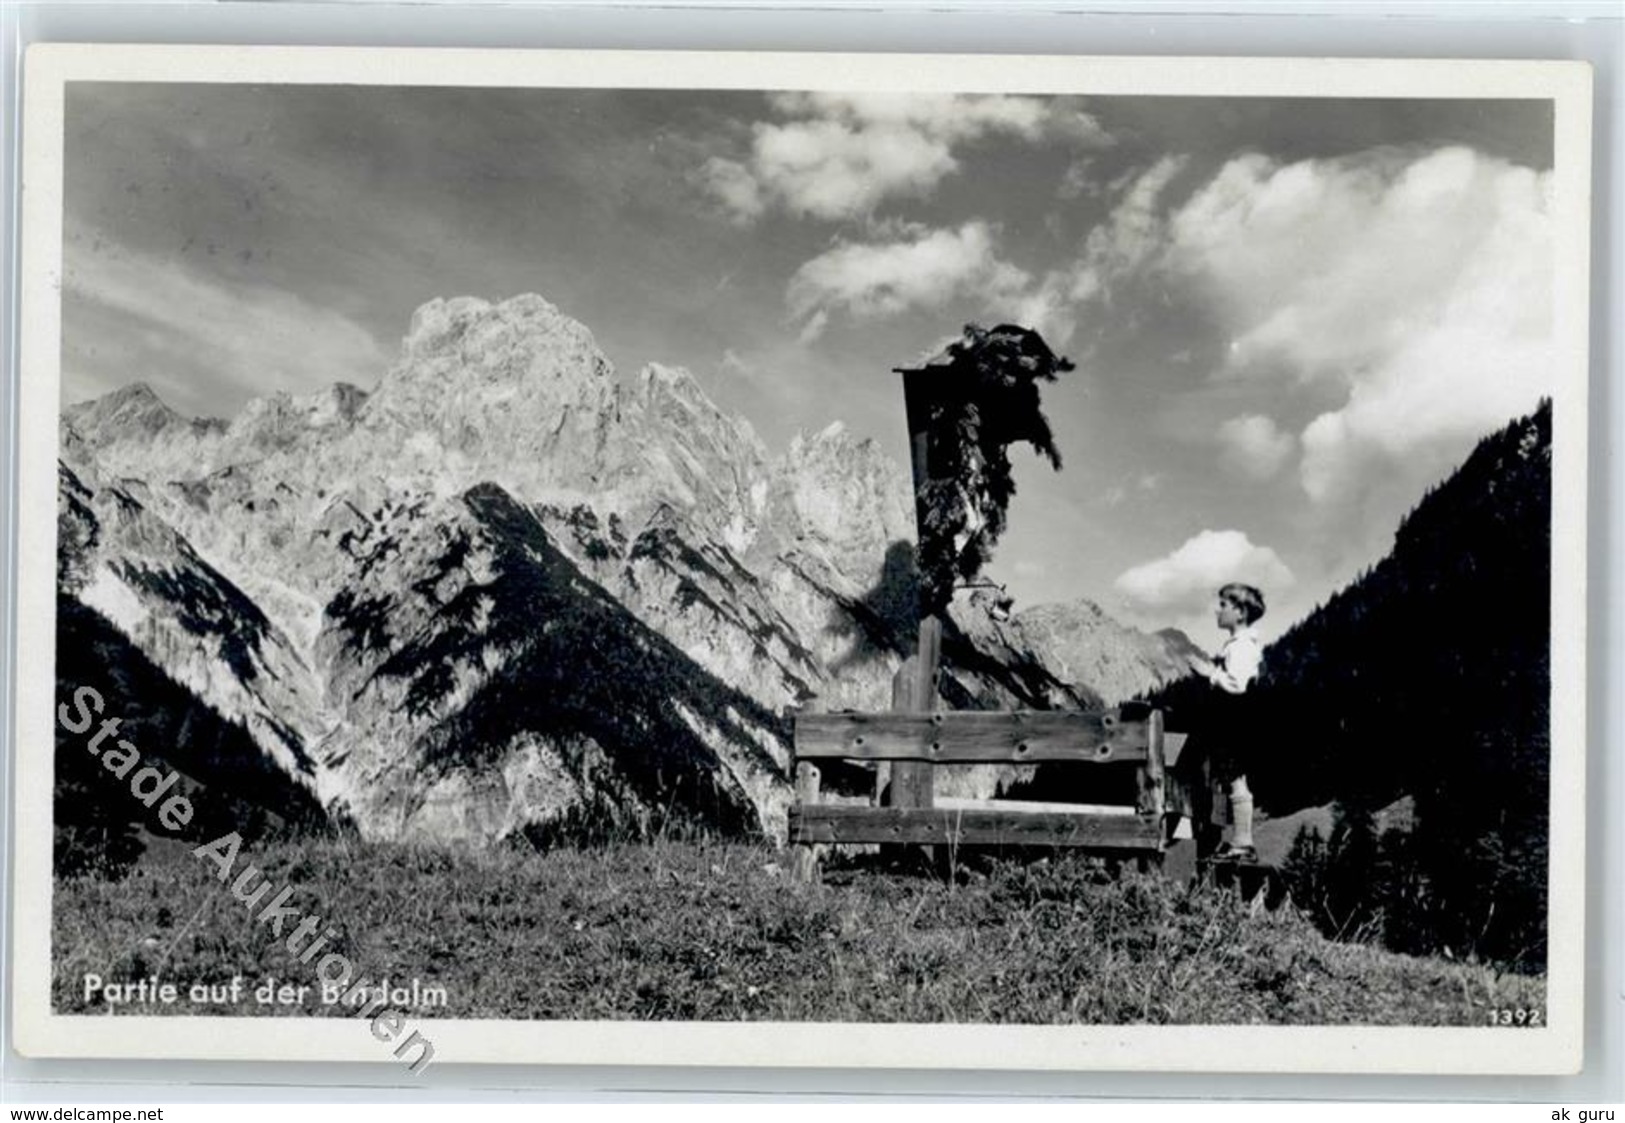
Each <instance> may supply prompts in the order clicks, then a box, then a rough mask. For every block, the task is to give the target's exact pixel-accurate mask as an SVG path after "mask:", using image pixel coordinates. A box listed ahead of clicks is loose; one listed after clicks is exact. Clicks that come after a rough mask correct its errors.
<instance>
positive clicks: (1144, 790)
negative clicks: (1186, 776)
mask: <svg viewBox="0 0 1625 1123" xmlns="http://www.w3.org/2000/svg"><path fill="white" fill-rule="evenodd" d="M1145 724H1146V730H1145V735H1146V743H1147V744H1146V754H1145V763H1144V764H1142V765H1141V766H1140V772H1139V781H1140V794H1139V799H1138V800H1137V801H1136V805H1135V806H1136V810H1138V811H1139V813H1140V814H1141V815H1155V816H1156V817H1157V818H1158V819H1159V820H1160V819H1161V817H1162V810H1163V798H1164V793H1163V759H1162V754H1163V744H1162V741H1163V737H1162V711H1161V710H1152V711H1151V713H1150V714H1149V715H1148V716H1147V717H1146V719H1145Z"/></svg>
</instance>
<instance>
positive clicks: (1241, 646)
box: [1207, 624, 1264, 694]
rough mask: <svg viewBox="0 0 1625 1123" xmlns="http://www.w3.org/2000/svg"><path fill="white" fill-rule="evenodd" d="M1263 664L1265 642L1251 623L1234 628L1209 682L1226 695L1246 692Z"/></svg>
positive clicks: (1225, 642)
mask: <svg viewBox="0 0 1625 1123" xmlns="http://www.w3.org/2000/svg"><path fill="white" fill-rule="evenodd" d="M1263 663H1264V645H1263V644H1262V643H1260V642H1259V639H1258V631H1257V630H1256V629H1255V628H1253V626H1252V625H1250V624H1249V625H1248V626H1246V627H1244V628H1237V629H1236V630H1235V631H1234V632H1232V633H1230V638H1229V639H1227V640H1225V641H1224V647H1223V648H1221V649H1220V650H1219V655H1218V658H1217V659H1215V660H1214V661H1213V669H1212V670H1210V671H1209V672H1208V676H1207V677H1208V681H1209V682H1211V683H1212V684H1213V685H1214V686H1217V687H1218V688H1219V689H1220V690H1223V691H1225V692H1226V693H1229V694H1245V693H1246V692H1247V687H1248V686H1250V685H1251V684H1252V681H1253V679H1255V678H1257V677H1258V671H1259V668H1260V667H1262V666H1263Z"/></svg>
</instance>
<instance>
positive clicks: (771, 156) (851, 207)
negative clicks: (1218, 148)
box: [702, 93, 1110, 222]
mask: <svg viewBox="0 0 1625 1123" xmlns="http://www.w3.org/2000/svg"><path fill="white" fill-rule="evenodd" d="M772 104H773V107H774V109H775V110H777V111H778V112H779V113H780V114H781V115H783V116H784V117H786V118H789V119H788V120H786V121H783V122H780V123H769V122H758V123H757V124H756V125H755V126H754V127H753V129H752V137H751V147H750V152H749V154H748V156H746V157H745V159H744V160H742V161H741V160H734V159H728V158H725V157H720V156H719V157H715V158H713V159H712V160H710V161H709V162H708V163H707V165H706V167H705V169H704V172H703V175H702V178H703V180H704V182H705V184H706V185H707V186H708V187H709V188H710V190H711V191H712V193H713V194H714V195H715V196H716V197H717V199H718V200H719V201H720V202H721V203H722V204H723V206H724V207H725V208H726V209H727V210H728V211H729V213H730V214H732V215H733V217H734V218H735V219H736V220H738V221H741V222H750V221H754V220H755V219H757V218H759V217H760V216H761V215H762V214H763V213H764V212H765V210H766V209H767V206H768V205H769V203H772V204H776V205H778V206H780V207H782V208H783V209H784V210H786V211H788V212H790V213H792V214H797V215H807V216H811V217H813V218H821V219H844V218H854V217H860V216H864V215H868V214H870V213H872V212H873V211H874V209H875V207H876V206H878V205H879V204H880V203H881V202H882V201H883V200H885V199H888V198H893V197H897V196H902V197H911V198H923V197H925V196H926V195H928V194H930V192H931V190H932V189H933V188H935V187H936V185H937V184H938V183H940V182H941V181H942V180H943V178H945V177H946V176H948V175H950V174H952V173H953V172H955V171H957V170H958V168H959V160H958V158H957V157H956V155H955V149H956V147H958V146H960V145H964V144H968V143H972V142H975V141H977V140H980V139H982V138H984V137H987V136H991V135H1007V136H1015V137H1018V138H1021V139H1023V140H1029V141H1037V140H1039V139H1042V138H1051V139H1057V140H1066V141H1069V142H1070V143H1072V144H1074V145H1078V146H1100V145H1104V144H1108V143H1110V138H1109V137H1108V136H1107V135H1106V133H1105V131H1104V130H1102V129H1101V127H1100V125H1099V124H1098V122H1096V121H1095V120H1094V119H1093V118H1092V117H1090V116H1088V115H1087V114H1084V113H1080V112H1076V111H1069V110H1066V109H1062V108H1058V106H1057V103H1055V102H1053V101H1050V100H1044V99H1038V98H1029V97H1010V96H1004V95H951V96H944V95H928V94H825V93H787V94H780V95H777V96H775V97H774V98H773V99H772Z"/></svg>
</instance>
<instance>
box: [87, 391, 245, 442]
mask: <svg viewBox="0 0 1625 1123" xmlns="http://www.w3.org/2000/svg"><path fill="white" fill-rule="evenodd" d="M63 415H64V416H65V417H66V418H67V419H68V420H69V421H70V422H71V423H72V424H73V426H74V428H75V429H77V430H78V431H79V433H80V435H81V436H84V437H85V438H86V439H87V440H90V441H91V442H92V443H95V442H96V440H97V439H98V438H99V437H100V436H102V434H103V433H105V432H109V431H115V432H117V433H118V434H119V435H121V436H124V437H138V436H148V437H150V436H155V435H157V434H159V433H162V432H164V431H165V430H169V429H174V428H177V427H180V428H190V427H191V426H192V422H191V420H190V419H189V418H186V417H183V416H182V415H181V414H180V413H178V412H176V411H175V410H174V409H172V408H171V407H170V406H169V404H168V403H167V402H165V401H164V400H163V399H162V398H160V397H159V396H158V394H157V391H155V390H153V388H152V387H151V386H150V385H148V384H147V383H145V382H132V383H130V384H129V385H128V386H121V387H119V388H118V389H117V390H114V391H113V392H112V393H110V394H104V395H103V396H102V397H100V398H95V399H92V400H91V401H88V402H80V403H79V404H77V405H72V406H69V407H68V408H67V409H66V410H64V411H63ZM203 424H204V425H211V424H215V425H217V424H220V423H219V422H209V421H205V422H203Z"/></svg>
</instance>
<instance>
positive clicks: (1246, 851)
mask: <svg viewBox="0 0 1625 1123" xmlns="http://www.w3.org/2000/svg"><path fill="white" fill-rule="evenodd" d="M1213 860H1214V861H1216V862H1257V861H1258V848H1257V847H1255V846H1232V845H1231V844H1230V843H1228V842H1227V843H1225V844H1224V845H1223V846H1221V847H1219V849H1218V850H1216V851H1214V854H1213Z"/></svg>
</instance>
